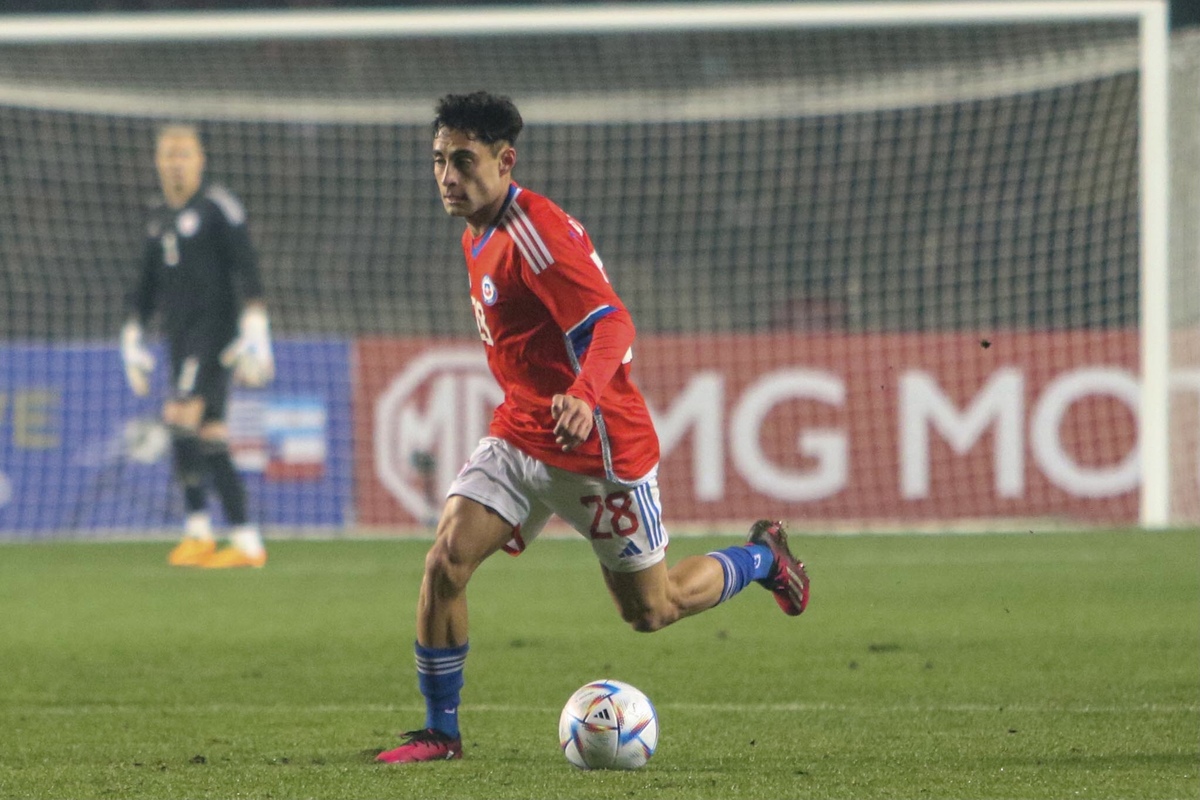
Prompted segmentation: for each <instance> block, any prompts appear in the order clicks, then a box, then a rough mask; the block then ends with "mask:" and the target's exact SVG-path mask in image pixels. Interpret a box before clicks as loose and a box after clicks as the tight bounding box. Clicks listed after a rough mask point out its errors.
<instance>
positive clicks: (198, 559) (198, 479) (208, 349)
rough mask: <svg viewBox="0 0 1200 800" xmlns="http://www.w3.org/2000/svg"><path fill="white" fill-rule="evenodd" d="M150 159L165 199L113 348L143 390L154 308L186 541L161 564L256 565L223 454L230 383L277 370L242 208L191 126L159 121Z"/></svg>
mask: <svg viewBox="0 0 1200 800" xmlns="http://www.w3.org/2000/svg"><path fill="white" fill-rule="evenodd" d="M155 164H156V166H157V168H158V176H159V181H160V184H161V186H162V192H163V203H162V204H161V205H160V206H158V207H157V208H155V209H154V211H153V213H152V214H151V216H150V220H149V222H148V224H147V226H146V241H145V246H144V249H143V253H142V264H141V272H140V275H139V278H138V281H137V284H136V285H135V286H134V288H133V291H132V292H131V294H130V302H129V306H130V316H129V319H128V321H127V322H126V323H125V326H124V328H123V329H122V331H121V355H122V358H123V361H124V364H125V376H126V378H127V379H128V382H129V386H130V388H131V389H132V390H133V392H134V394H137V395H139V396H145V395H147V394H148V393H149V391H150V373H151V372H152V371H153V369H154V358H153V356H152V354H151V353H150V351H149V350H148V349H147V348H146V345H145V343H144V338H143V336H144V334H143V331H144V329H145V326H146V324H147V322H148V321H149V319H150V317H151V316H152V315H153V314H154V313H155V312H156V311H158V312H160V315H161V319H162V327H163V329H164V331H165V333H166V337H167V341H168V343H169V350H170V358H171V373H170V374H171V384H170V391H169V397H168V399H167V401H166V402H165V403H164V404H163V409H162V418H163V422H164V423H166V425H167V427H168V428H169V430H170V432H171V444H172V450H173V455H174V467H175V480H176V481H177V482H178V483H179V484H180V486H181V487H182V489H183V497H184V506H185V508H186V511H187V519H186V521H185V523H184V536H183V539H182V541H180V542H179V544H178V545H176V547H175V548H174V549H173V550H171V553H170V555H169V556H168V559H167V560H168V562H169V563H170V564H172V565H175V566H193V567H210V568H224V567H261V566H263V565H264V564H265V563H266V561H267V554H266V550H265V549H264V547H263V541H262V536H261V534H260V533H259V530H258V528H257V526H255V525H252V524H250V522H249V521H248V519H247V514H246V488H245V484H244V483H243V481H242V476H241V475H240V474H238V471H237V469H236V468H235V467H234V464H233V460H232V458H231V457H230V454H229V443H228V430H227V426H226V424H225V405H226V401H227V399H228V394H229V385H230V379H231V378H232V379H234V380H237V381H239V382H241V383H243V384H245V385H247V386H263V385H265V384H266V383H267V382H269V381H270V380H271V379H272V377H273V376H274V371H275V361H274V356H273V354H272V351H271V338H270V328H269V325H268V321H267V310H266V306H265V305H264V303H263V290H262V282H261V279H260V277H259V273H258V264H257V260H256V257H255V254H254V248H253V247H252V246H251V244H250V237H249V235H248V234H247V232H246V212H245V210H244V209H243V208H242V204H241V203H240V202H239V201H238V199H237V198H236V197H234V196H233V195H232V194H230V192H229V191H228V190H227V189H224V188H222V187H221V186H218V185H216V184H211V183H206V182H205V181H204V149H203V147H202V145H201V142H200V136H199V133H198V131H197V130H196V129H195V128H194V127H192V126H190V125H178V124H173V125H168V126H166V127H164V128H162V129H161V130H160V131H159V134H158V139H157V147H156V151H155ZM210 487H211V488H213V489H215V490H216V493H217V495H218V496H219V497H220V500H221V505H222V508H223V510H224V512H225V519H226V521H227V522H228V523H229V525H230V526H231V527H232V531H231V535H230V537H229V538H230V545H229V546H228V547H226V548H223V549H220V550H218V549H217V547H216V542H215V540H214V537H213V529H212V521H211V518H210V516H209V513H208V510H207V508H208V491H209V488H210Z"/></svg>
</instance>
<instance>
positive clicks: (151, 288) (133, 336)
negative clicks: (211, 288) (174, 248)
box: [121, 236, 161, 397]
mask: <svg viewBox="0 0 1200 800" xmlns="http://www.w3.org/2000/svg"><path fill="white" fill-rule="evenodd" d="M160 247H161V245H160V243H159V241H158V237H156V236H151V237H147V239H146V242H145V245H144V246H143V248H142V263H141V269H140V271H139V274H138V280H137V283H135V284H134V287H133V291H131V292H130V293H129V300H128V303H127V305H128V307H129V314H128V316H127V317H126V320H125V324H124V326H122V328H121V361H122V363H123V364H124V366H125V380H126V381H127V382H128V383H129V388H130V389H132V390H133V393H134V394H136V395H138V396H139V397H144V396H145V395H147V394H149V393H150V373H151V372H153V371H154V356H153V354H151V352H150V350H149V349H148V348H147V347H146V343H145V332H144V326H145V324H146V322H147V321H148V320H149V319H150V316H151V315H152V314H153V313H154V305H155V301H156V299H157V294H158V260H159V258H160V252H159V248H160Z"/></svg>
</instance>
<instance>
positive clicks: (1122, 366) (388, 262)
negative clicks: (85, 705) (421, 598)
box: [0, 0, 1200, 538]
mask: <svg viewBox="0 0 1200 800" xmlns="http://www.w3.org/2000/svg"><path fill="white" fill-rule="evenodd" d="M1164 17H1165V10H1164V9H1163V8H1162V6H1161V5H1160V4H1158V3H1156V2H1141V1H1140V0H1134V2H1107V1H1106V0H1101V2H1092V3H1061V4H1055V3H1036V4H1031V3H1022V2H1012V3H963V4H954V3H949V4H944V3H939V4H929V3H914V4H857V3H845V4H819V5H811V6H809V5H804V4H787V3H782V4H763V5H754V4H744V5H730V6H717V5H703V6H688V5H679V6H660V5H655V6H646V7H635V6H622V7H612V8H606V7H582V8H575V9H572V8H569V7H565V6H564V7H561V8H551V7H539V8H537V9H473V10H472V11H471V12H470V13H463V14H457V13H456V14H454V15H449V17H448V16H447V15H445V14H442V13H432V12H424V11H387V12H354V13H339V12H309V13H270V14H232V15H143V16H136V17H134V16H93V17H88V18H81V17H71V16H61V17H33V18H24V19H21V18H18V19H15V20H14V21H13V22H12V23H6V25H5V27H4V29H2V30H0V259H3V264H4V268H3V270H0V282H2V283H0V289H2V291H0V304H2V307H0V330H2V334H3V336H4V342H3V344H2V345H0V411H2V412H3V417H2V419H3V423H4V424H3V427H0V432H2V433H3V435H4V438H3V441H2V442H0V458H2V460H0V535H3V536H6V537H17V538H24V537H45V536H54V535H63V534H69V535H111V534H112V533H113V532H122V533H129V532H138V531H147V532H154V531H162V530H167V529H172V528H174V527H175V526H176V525H177V524H178V519H179V517H180V514H181V504H180V501H179V499H178V498H177V497H176V492H175V490H174V489H173V488H172V487H171V484H170V478H169V457H168V449H167V446H166V444H167V439H166V436H165V432H164V431H163V429H162V428H161V426H160V425H158V423H157V422H156V419H157V413H158V406H159V404H160V403H161V401H162V398H163V397H164V396H165V381H164V377H163V375H162V374H161V369H160V374H158V375H156V376H155V380H156V383H155V394H154V395H153V396H152V397H151V398H149V399H145V400H142V399H138V398H135V397H133V396H132V395H131V394H130V393H129V392H128V390H127V389H126V388H125V386H124V379H123V374H122V371H121V368H120V360H119V355H118V351H117V348H116V334H117V331H118V329H119V327H120V324H121V322H122V319H123V316H124V313H125V310H124V305H123V298H124V295H125V292H126V291H127V290H128V288H129V285H130V282H131V281H132V280H133V278H134V275H135V272H136V261H137V253H138V252H139V248H140V242H141V236H142V231H143V225H144V220H145V217H146V212H147V209H148V205H149V203H150V201H151V200H152V199H153V198H154V196H155V193H156V191H157V187H156V178H155V174H154V169H153V136H154V132H155V130H156V128H157V127H158V126H159V125H161V124H162V123H163V122H165V121H173V120H187V121H195V122H196V123H198V124H199V127H200V129H201V132H202V135H203V137H204V140H205V145H206V149H207V153H208V171H207V174H208V176H209V178H210V179H212V180H214V181H217V182H219V183H221V184H224V185H225V186H227V187H228V188H230V189H231V190H232V191H233V192H234V193H236V194H237V195H238V196H239V197H240V198H241V199H242V200H243V202H244V204H245V206H246V208H247V212H248V220H249V226H250V231H251V236H252V238H253V240H254V242H255V244H256V247H257V249H258V251H259V254H260V259H261V267H262V270H263V274H264V279H265V283H266V286H267V295H268V302H269V306H270V308H271V314H272V325H273V329H274V331H275V334H276V336H277V337H278V342H277V353H276V355H277V359H278V379H277V381H276V382H275V383H274V385H272V386H271V387H270V388H269V389H266V390H261V391H241V390H239V391H238V392H236V393H235V395H234V402H233V403H232V406H231V410H230V425H231V438H232V445H233V448H234V451H235V454H236V457H237V460H238V463H239V465H240V467H241V468H242V469H243V470H244V471H245V474H246V475H247V476H248V479H249V488H250V492H251V497H252V506H253V509H254V513H255V514H256V515H257V516H258V517H259V518H260V519H261V520H262V521H263V523H264V524H265V525H267V526H268V528H271V527H275V528H320V529H328V530H332V531H343V530H344V531H349V530H361V529H364V528H370V529H374V528H379V529H397V530H405V529H418V528H420V527H421V526H423V525H427V524H428V523H429V520H430V519H431V517H432V515H433V514H435V513H436V509H437V508H438V506H439V505H440V500H441V496H442V494H443V492H444V490H445V487H446V485H447V484H448V482H449V480H450V479H451V478H452V477H453V475H454V473H455V472H456V471H457V469H458V467H459V466H460V465H461V463H462V461H463V460H464V458H465V457H466V455H467V454H469V452H470V450H471V449H472V448H473V445H474V443H475V442H476V441H477V440H478V438H479V436H480V435H482V434H483V432H484V431H485V430H486V423H487V420H488V418H489V415H490V409H491V407H492V406H494V404H495V403H496V402H497V401H498V399H499V397H498V389H497V388H496V386H495V384H494V382H493V381H492V379H491V377H490V376H489V375H488V373H487V371H486V367H485V364H484V361H483V353H482V348H481V347H480V345H479V342H478V337H477V335H476V334H475V333H474V323H473V318H472V315H471V311H470V308H469V304H468V303H467V297H466V292H465V287H464V279H463V275H464V267H463V264H462V256H461V252H460V250H459V237H460V235H461V224H462V223H461V221H459V220H455V219H450V218H447V217H446V216H445V214H444V212H443V211H442V209H441V206H440V203H439V202H438V198H437V195H436V192H435V187H434V184H433V180H432V173H431V169H430V142H431V133H430V121H431V118H432V113H433V111H432V107H433V103H434V101H435V100H436V99H437V97H438V96H440V95H441V94H444V93H448V92H462V91H472V90H475V89H478V88H487V89H489V90H491V91H495V92H499V93H504V94H508V95H510V96H511V97H513V98H514V99H515V100H516V102H517V104H518V105H519V107H520V108H521V110H522V113H523V115H524V116H525V118H526V122H527V127H526V131H525V133H523V134H522V139H521V141H520V142H519V145H518V151H519V153H520V164H519V166H518V170H517V177H518V180H519V181H521V182H522V183H523V184H524V185H527V186H529V187H530V188H532V189H534V190H536V191H538V192H540V193H543V194H546V195H548V196H550V197H551V198H553V199H554V200H556V201H557V202H558V203H559V204H560V205H561V206H562V207H563V208H564V209H566V210H567V211H568V212H569V213H570V214H572V216H574V217H576V218H577V219H579V220H580V221H581V222H582V223H583V224H584V225H585V226H586V227H587V228H588V230H589V232H590V234H591V236H592V238H593V240H594V241H595V242H596V244H597V248H598V250H599V252H600V254H601V255H602V257H603V258H604V261H605V265H606V267H607V269H608V271H609V273H610V275H611V277H612V280H613V281H614V283H615V285H616V287H617V289H618V291H619V292H620V294H621V295H622V297H623V299H624V300H625V302H626V304H627V305H628V306H629V307H630V310H631V311H632V313H633V316H634V320H635V323H636V324H637V326H638V334H639V338H638V342H637V344H636V345H635V354H636V355H635V360H634V378H635V380H636V381H637V382H638V384H639V385H640V386H641V388H642V389H643V391H644V393H645V394H646V396H647V398H648V400H649V402H650V403H651V405H652V407H653V411H654V414H655V418H656V421H657V425H658V429H659V434H660V438H661V440H662V450H663V461H662V465H661V472H660V480H661V485H662V490H663V497H664V502H665V513H666V515H667V519H668V523H669V524H670V525H671V526H672V527H675V528H679V529H683V528H687V527H693V528H698V529H710V528H711V529H718V528H720V529H724V527H723V526H725V525H727V524H728V523H729V522H730V521H734V520H739V521H742V522H744V521H745V520H749V519H753V518H757V517H761V516H774V517H780V518H785V519H789V520H792V521H793V522H794V523H795V524H797V525H798V526H807V527H812V528H814V529H867V528H897V527H901V528H905V527H918V526H920V527H926V526H932V527H935V528H947V529H951V528H956V527H962V526H964V525H968V524H971V525H982V526H984V527H1008V526H1014V525H1029V526H1033V525H1035V524H1046V523H1048V522H1053V523H1055V524H1059V523H1061V524H1072V525H1078V524H1088V525H1096V524H1100V525H1110V524H1111V525H1127V524H1136V523H1138V522H1139V521H1141V522H1142V523H1144V524H1149V525H1155V526H1157V525H1162V524H1166V523H1168V522H1180V521H1182V520H1186V519H1188V518H1189V516H1190V518H1191V519H1193V520H1194V519H1196V518H1197V517H1200V511H1198V509H1197V508H1196V505H1195V502H1194V500H1187V499H1186V498H1194V497H1195V496H1196V495H1197V445H1196V440H1195V430H1196V427H1197V426H1196V425H1195V424H1194V414H1193V415H1192V416H1190V417H1189V416H1188V415H1187V414H1178V413H1177V414H1176V415H1175V416H1170V415H1169V414H1168V409H1169V403H1168V399H1169V397H1170V396H1171V394H1170V393H1171V389H1170V388H1169V387H1170V386H1171V385H1172V384H1173V385H1175V387H1176V399H1177V400H1178V399H1179V398H1183V399H1184V400H1186V401H1187V402H1186V403H1182V404H1181V408H1183V409H1184V410H1186V408H1187V404H1188V403H1190V404H1191V405H1192V406H1195V405H1196V397H1197V387H1196V386H1194V385H1192V384H1189V383H1188V381H1189V380H1191V381H1192V382H1193V383H1200V381H1197V380H1196V379H1195V376H1194V372H1187V371H1186V370H1181V369H1179V368H1178V367H1179V365H1178V364H1177V365H1176V367H1177V368H1176V369H1174V370H1173V369H1172V368H1171V365H1170V360H1169V358H1168V357H1167V356H1166V352H1167V348H1168V346H1169V345H1170V343H1171V342H1172V341H1175V342H1176V343H1177V344H1178V346H1180V347H1183V346H1184V345H1183V344H1181V343H1184V342H1186V341H1187V337H1188V336H1191V337H1193V339H1194V338H1195V335H1196V331H1195V328H1196V323H1195V321H1194V320H1191V321H1190V322H1189V320H1188V319H1187V315H1186V314H1185V315H1183V316H1182V317H1180V316H1178V315H1176V316H1172V314H1171V311H1170V309H1169V308H1168V305H1167V298H1168V295H1169V290H1168V285H1169V283H1168V275H1167V250H1166V230H1167V221H1166V215H1167V214H1166V212H1167V200H1168V196H1167V191H1166V188H1165V186H1166V168H1165V164H1166V162H1165V159H1166V155H1165V146H1166V131H1165V127H1164V126H1165V125H1166V124H1167V123H1166V101H1165V91H1166V89H1165V87H1166V60H1165V49H1166V43H1167V38H1166V26H1165V22H1164ZM451 23H452V24H451ZM471 26H475V27H471ZM1156 48H1157V52H1156ZM1193 179H1194V175H1193ZM1189 326H1190V329H1189ZM161 363H162V360H161V359H160V364H161ZM1184 373H1186V374H1184ZM1188 386H1190V387H1191V388H1187V387H1188ZM1180 387H1183V389H1182V390H1181V389H1180ZM1189 420H1191V421H1190V422H1189ZM1169 447H1170V448H1174V449H1173V450H1171V452H1170V453H1168V448H1169ZM1172 490H1173V491H1172ZM1172 495H1173V497H1172ZM1181 498H1183V499H1181ZM1172 500H1174V502H1172ZM1172 515H1174V516H1172ZM742 522H739V523H738V525H739V527H740V525H741V524H742Z"/></svg>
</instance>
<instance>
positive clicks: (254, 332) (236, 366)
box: [208, 188, 275, 386]
mask: <svg viewBox="0 0 1200 800" xmlns="http://www.w3.org/2000/svg"><path fill="white" fill-rule="evenodd" d="M208 196H209V198H210V199H212V200H213V202H214V203H216V205H217V207H218V208H219V209H220V211H221V214H222V217H223V219H224V222H225V224H224V226H223V230H222V233H223V242H222V251H223V255H224V257H225V261H226V264H227V265H228V269H229V272H230V275H231V277H232V279H233V282H234V286H235V290H236V292H237V295H238V296H239V297H240V298H241V302H242V310H241V315H240V317H239V319H238V335H237V338H235V339H234V340H233V341H232V342H231V343H230V344H229V346H228V347H226V348H225V349H224V350H223V351H222V352H221V363H222V364H224V365H225V366H226V367H232V368H233V376H234V379H235V380H237V381H238V382H239V383H242V384H244V385H246V386H265V385H266V384H268V383H270V382H271V380H272V379H273V378H274V377H275V354H274V351H273V349H272V347H271V324H270V320H269V317H268V316H267V305H266V302H265V301H264V300H263V285H262V277H261V276H260V274H259V270H258V256H257V255H256V253H255V252H254V246H253V244H252V243H251V242H250V233H249V231H248V230H247V229H246V212H245V210H244V209H243V208H242V205H241V203H240V202H239V201H238V200H237V198H235V197H234V196H233V195H232V194H229V193H228V192H227V191H225V190H224V189H220V188H215V189H210V191H209V195H208Z"/></svg>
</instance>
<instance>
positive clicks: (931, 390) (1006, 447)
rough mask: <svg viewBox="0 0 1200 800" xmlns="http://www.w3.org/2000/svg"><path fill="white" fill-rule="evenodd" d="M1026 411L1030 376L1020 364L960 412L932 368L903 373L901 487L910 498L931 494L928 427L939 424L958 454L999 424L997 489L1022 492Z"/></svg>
mask: <svg viewBox="0 0 1200 800" xmlns="http://www.w3.org/2000/svg"><path fill="white" fill-rule="evenodd" d="M1024 411H1025V379H1024V378H1023V377H1022V375H1021V373H1020V372H1018V371H1017V370H1015V369H1011V368H1009V369H998V370H996V371H995V372H994V373H993V374H992V377H991V379H990V380H989V381H988V382H987V384H986V385H985V386H984V387H983V388H982V389H981V390H980V391H979V394H978V395H976V397H975V400H974V402H972V403H971V405H969V406H968V407H967V410H966V411H965V412H963V413H959V411H958V409H957V408H955V407H954V403H953V402H952V401H951V400H950V398H948V397H947V396H946V395H945V393H944V392H942V389H941V387H940V386H938V383H937V380H936V379H935V378H934V377H933V376H932V375H930V374H929V373H927V372H918V371H913V372H908V373H905V374H904V375H903V376H902V377H901V378H900V408H899V414H900V437H901V438H900V492H901V494H902V495H903V496H904V497H905V498H907V499H910V500H919V499H921V498H925V497H928V496H929V491H930V489H929V462H930V457H929V429H930V427H934V428H937V430H938V432H939V433H941V434H942V436H943V437H945V439H946V441H947V442H948V443H949V444H950V446H951V447H952V448H953V449H954V452H956V453H958V454H959V455H963V454H965V453H966V452H967V451H968V450H970V449H971V447H972V446H973V445H974V444H975V442H977V441H978V440H979V437H981V436H982V435H983V433H984V431H986V430H987V428H988V426H990V425H992V424H993V423H995V426H996V433H995V450H994V452H993V455H992V460H993V463H994V466H995V473H996V474H995V481H996V492H997V493H998V494H999V495H1000V496H1001V497H1020V496H1021V493H1022V492H1023V491H1024V490H1025V451H1024V447H1023V441H1022V437H1021V419H1022V417H1023V416H1024Z"/></svg>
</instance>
